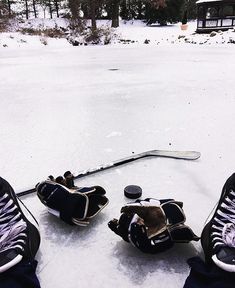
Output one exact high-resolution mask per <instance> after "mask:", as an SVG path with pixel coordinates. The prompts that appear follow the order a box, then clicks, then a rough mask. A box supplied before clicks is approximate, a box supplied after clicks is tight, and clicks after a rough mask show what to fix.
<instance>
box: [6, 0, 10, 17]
mask: <svg viewBox="0 0 235 288" xmlns="http://www.w3.org/2000/svg"><path fill="white" fill-rule="evenodd" d="M7 6H8V14H9V16H10V15H11V1H10V0H7Z"/></svg>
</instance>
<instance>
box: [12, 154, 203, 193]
mask: <svg viewBox="0 0 235 288" xmlns="http://www.w3.org/2000/svg"><path fill="white" fill-rule="evenodd" d="M154 156H155V157H165V158H174V159H183V160H196V159H198V158H199V157H200V156H201V153H200V152H197V151H167V150H151V151H147V152H143V153H139V154H133V155H132V156H129V157H126V158H122V159H120V160H116V161H113V162H110V163H108V164H104V165H100V166H98V167H95V168H92V169H88V170H84V171H82V172H79V173H78V174H77V175H74V179H78V178H82V177H85V176H88V175H91V174H94V173H97V172H100V171H103V170H107V169H110V168H113V167H117V166H120V165H123V164H127V163H130V162H132V161H135V160H138V159H141V158H146V157H154ZM33 192H36V189H35V188H32V189H29V190H25V191H22V192H18V193H16V195H17V196H24V195H28V194H31V193H33Z"/></svg>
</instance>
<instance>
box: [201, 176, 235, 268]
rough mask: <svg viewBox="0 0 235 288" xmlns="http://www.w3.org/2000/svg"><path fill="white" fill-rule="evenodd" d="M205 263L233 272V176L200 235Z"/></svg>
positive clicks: (234, 263) (234, 193) (234, 232)
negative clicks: (212, 263)
mask: <svg viewBox="0 0 235 288" xmlns="http://www.w3.org/2000/svg"><path fill="white" fill-rule="evenodd" d="M201 243H202V248H203V250H204V254H205V260H206V262H207V263H211V262H212V261H213V262H214V263H215V264H216V265H217V266H218V267H220V268H221V269H223V270H225V271H228V272H235V174H233V175H232V176H231V177H230V178H228V180H227V181H226V183H225V184H224V187H223V189H222V193H221V197H220V200H219V202H218V205H217V207H216V208H215V212H214V214H213V216H212V218H211V219H210V221H209V222H208V223H207V224H206V225H205V227H204V229H203V231H202V235H201Z"/></svg>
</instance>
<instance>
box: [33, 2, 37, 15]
mask: <svg viewBox="0 0 235 288" xmlns="http://www.w3.org/2000/svg"><path fill="white" fill-rule="evenodd" d="M33 13H34V17H35V18H37V10H36V3H35V0H33Z"/></svg>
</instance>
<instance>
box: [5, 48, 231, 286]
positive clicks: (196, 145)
mask: <svg viewBox="0 0 235 288" xmlns="http://www.w3.org/2000/svg"><path fill="white" fill-rule="evenodd" d="M234 57H235V50H234V47H231V46H230V47H226V46H215V47H209V46H193V45H188V46H187V45H185V46H180V45H179V46H144V45H139V46H138V45H136V46H135V45H133V46H118V45H117V46H115V45H113V46H112V45H111V46H105V47H79V48H78V47H44V48H41V47H40V48H37V47H34V48H32V49H18V50H17V49H6V50H2V51H1V55H0V79H1V86H0V97H1V107H2V109H1V114H0V138H1V144H0V145H1V149H0V158H1V165H0V173H1V176H2V177H4V178H5V179H7V180H8V181H9V182H10V183H11V184H12V186H13V187H14V188H15V190H16V191H20V190H21V189H23V188H28V187H31V185H32V184H33V185H34V184H36V183H37V182H38V181H40V180H42V179H45V178H46V177H47V176H48V175H49V174H54V175H55V176H57V175H60V174H63V173H64V172H65V171H66V170H71V171H73V172H75V173H76V172H78V171H81V170H84V169H88V168H93V167H96V166H98V165H99V164H104V163H109V162H110V161H112V160H117V159H120V158H123V157H125V156H129V155H131V154H132V153H140V152H144V151H147V150H152V149H163V150H167V149H169V150H196V151H200V152H201V154H202V156H201V158H200V159H199V160H197V161H183V160H173V159H161V158H149V159H144V160H139V161H135V162H133V163H132V164H127V165H124V166H120V167H119V168H116V169H112V170H107V171H104V172H101V173H99V174H96V175H93V176H89V177H86V178H83V179H81V180H79V181H78V182H76V184H77V185H79V186H89V185H101V186H103V187H104V188H105V189H106V191H107V197H108V198H109V200H110V203H109V205H108V206H107V207H106V208H105V209H104V210H103V211H102V212H101V213H100V214H99V215H98V216H97V218H95V219H94V220H93V221H92V223H91V224H90V226H88V227H70V226H68V225H66V224H64V223H63V222H61V221H60V220H59V219H57V218H55V217H53V216H52V215H49V214H48V213H47V211H46V209H45V207H43V205H42V204H41V203H40V202H39V200H38V199H37V197H36V196H35V195H30V196H26V197H23V198H22V199H23V200H24V201H25V203H26V204H27V206H28V207H29V208H30V210H31V211H32V212H33V213H34V215H35V216H36V218H37V219H38V221H39V223H40V229H41V237H42V242H41V246H40V250H39V252H38V255H37V260H38V261H39V265H38V270H37V271H38V276H39V279H40V282H41V285H42V287H43V288H54V287H57V288H62V287H67V288H75V287H81V288H88V287H89V288H99V287H103V288H108V287H125V288H129V287H130V288H134V287H140V286H141V287H149V288H152V287H154V288H155V287H158V288H165V287H174V288H181V287H183V284H184V281H185V279H186V277H187V275H188V272H189V269H188V266H187V263H186V260H187V259H188V258H189V257H191V256H193V255H197V254H200V253H201V246H200V243H195V242H192V244H177V245H175V246H174V247H173V248H172V249H171V250H169V251H167V252H165V253H161V254H158V255H145V254H143V253H141V252H139V251H137V250H136V249H135V248H133V247H132V246H131V245H130V244H128V243H125V242H124V241H123V240H121V238H119V237H118V236H117V235H115V234H114V233H113V232H112V231H111V230H109V228H108V227H107V223H108V221H109V220H111V219H112V218H113V217H116V218H117V217H119V215H120V208H121V207H122V206H123V205H124V204H125V203H127V202H129V201H130V200H128V199H126V198H125V197H124V196H123V189H124V187H125V186H126V185H128V184H137V185H139V186H141V187H142V189H143V197H142V198H147V197H154V198H158V199H160V198H169V197H172V198H175V199H176V200H181V201H183V202H184V211H185V213H186V217H187V221H186V224H188V225H189V226H190V227H191V228H192V229H193V230H194V232H195V233H196V234H198V235H200V233H201V230H202V228H203V224H204V221H205V220H206V218H207V216H208V214H209V213H210V211H211V209H212V207H213V206H214V205H215V202H216V201H217V200H218V198H219V196H220V192H221V189H222V186H223V184H224V182H225V180H226V179H227V178H228V177H229V176H230V175H231V174H232V173H233V172H234V155H233V151H234V141H235V130H234V129H233V123H234V111H235V95H234V90H235V89H234V88H235V84H234V75H235V63H234V61H233V59H234Z"/></svg>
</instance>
